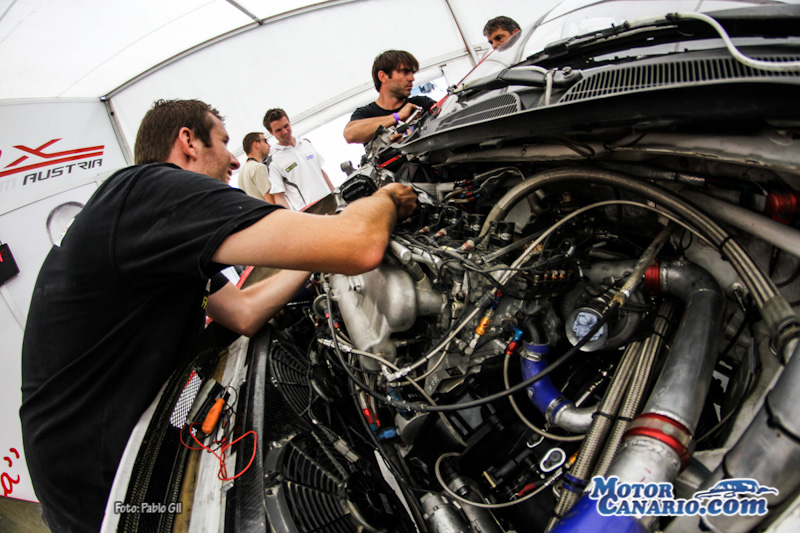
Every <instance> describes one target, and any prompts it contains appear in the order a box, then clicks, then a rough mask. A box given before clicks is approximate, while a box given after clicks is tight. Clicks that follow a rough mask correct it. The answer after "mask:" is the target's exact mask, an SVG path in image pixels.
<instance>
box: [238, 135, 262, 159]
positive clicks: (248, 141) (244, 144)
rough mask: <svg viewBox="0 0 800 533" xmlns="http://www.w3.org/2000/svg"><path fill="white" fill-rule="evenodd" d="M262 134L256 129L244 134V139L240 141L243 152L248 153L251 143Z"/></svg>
mask: <svg viewBox="0 0 800 533" xmlns="http://www.w3.org/2000/svg"><path fill="white" fill-rule="evenodd" d="M262 135H263V133H258V132H257V131H254V132H252V133H248V134H247V135H245V136H244V140H243V141H242V149H243V150H244V153H246V154H249V153H250V151H251V150H252V149H253V143H254V142H256V141H258V140H259V139H261V136H262Z"/></svg>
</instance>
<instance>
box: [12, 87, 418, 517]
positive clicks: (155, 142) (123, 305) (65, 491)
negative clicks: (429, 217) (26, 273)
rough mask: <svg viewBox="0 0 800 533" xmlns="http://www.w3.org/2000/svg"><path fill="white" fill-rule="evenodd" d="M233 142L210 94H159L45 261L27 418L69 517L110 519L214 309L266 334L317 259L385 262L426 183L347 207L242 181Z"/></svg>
mask: <svg viewBox="0 0 800 533" xmlns="http://www.w3.org/2000/svg"><path fill="white" fill-rule="evenodd" d="M227 142H228V133H227V131H226V129H225V126H224V125H223V122H222V117H221V116H220V114H219V112H218V111H216V110H215V109H214V108H212V107H210V106H209V105H208V104H205V103H203V102H200V101H198V100H171V101H163V100H160V101H158V102H156V103H155V104H154V106H153V107H152V108H151V109H150V110H149V111H148V112H147V114H146V115H145V117H144V119H143V121H142V124H141V126H140V128H139V131H138V133H137V137H136V145H135V150H134V151H135V162H136V164H135V165H134V166H132V167H128V168H126V169H123V170H120V171H118V172H116V173H115V174H114V175H112V176H111V177H110V178H108V179H107V180H106V181H105V182H104V183H103V184H102V185H100V187H99V188H98V189H97V191H96V192H95V193H94V195H93V196H92V198H91V199H90V200H89V202H88V203H87V204H86V207H84V208H83V210H82V211H81V212H80V213H79V214H78V216H77V217H76V218H75V220H74V222H73V224H72V226H71V227H70V228H69V230H68V231H67V233H66V235H65V236H64V239H63V241H62V242H61V245H60V246H54V247H53V248H52V249H51V251H50V253H49V254H48V256H47V258H46V259H45V261H44V263H43V265H42V268H41V270H40V272H39V277H38V279H37V282H36V285H35V288H34V291H33V296H32V300H31V306H30V314H29V317H28V322H27V326H26V329H25V336H24V340H23V347H22V396H23V402H22V407H21V409H20V418H21V420H22V434H23V443H24V448H25V455H26V460H27V464H28V468H29V471H30V474H31V480H32V482H33V486H34V490H35V492H36V495H37V498H39V500H40V502H41V504H42V512H43V516H44V519H45V521H46V523H47V525H48V526H49V527H50V528H51V529H52V530H53V531H97V530H98V529H99V528H100V525H101V523H102V520H103V513H104V510H105V507H106V500H107V499H108V495H109V491H110V488H111V485H112V482H113V480H114V476H115V473H116V469H117V465H118V463H119V460H120V458H121V457H122V454H123V451H124V449H125V445H126V443H127V440H128V437H129V435H130V433H131V430H132V429H133V428H134V426H135V425H136V423H137V421H138V420H139V417H140V415H141V414H142V412H143V411H144V410H145V409H146V408H147V407H148V406H149V405H150V404H151V403H152V401H153V400H154V398H156V396H157V394H158V392H159V390H160V388H161V386H162V385H163V383H164V382H165V381H166V380H167V379H168V378H169V376H170V374H171V373H172V372H173V370H174V369H175V368H176V366H177V365H178V362H179V361H181V360H182V359H183V358H184V356H185V355H186V354H185V353H184V352H185V351H186V350H187V348H188V347H190V346H191V345H192V344H193V341H194V340H195V339H196V338H197V337H198V336H199V335H200V333H201V331H202V329H203V324H204V318H205V315H206V314H207V315H208V316H209V317H211V318H213V319H214V320H215V321H217V322H218V323H220V324H222V325H223V326H226V327H227V328H229V329H231V330H233V331H235V332H237V333H240V334H244V335H248V336H250V335H253V334H255V332H257V331H258V330H259V329H260V328H261V326H262V325H263V324H264V323H265V322H266V321H267V320H269V319H270V318H271V317H272V316H273V315H274V314H275V313H277V312H278V311H279V310H280V309H281V308H282V307H283V306H284V305H285V304H286V303H287V302H288V301H290V300H291V298H292V297H293V296H294V295H295V294H296V293H297V291H298V290H299V289H300V288H301V287H302V286H303V284H304V283H305V281H306V280H307V279H308V276H309V272H308V271H324V272H333V273H342V274H350V275H355V274H358V273H362V272H366V271H369V270H372V269H373V268H375V267H377V266H378V265H379V264H380V262H381V260H382V258H383V254H384V251H385V249H386V246H387V244H388V241H389V236H390V234H391V232H392V230H393V228H394V225H395V223H396V221H397V220H398V219H403V218H404V217H406V216H408V215H409V214H411V213H412V212H413V210H414V209H415V207H416V195H415V194H414V192H413V191H412V190H411V188H410V187H407V186H404V185H400V184H396V183H395V184H390V185H387V186H386V187H383V188H382V189H379V190H378V191H377V192H376V193H375V194H373V195H372V196H370V197H367V198H363V199H360V200H358V201H355V202H353V203H352V204H350V205H349V206H347V207H346V208H345V209H344V210H343V211H342V212H341V213H340V214H338V215H336V216H319V215H312V214H307V213H299V212H295V211H290V210H288V209H283V208H281V207H279V206H275V205H271V204H268V203H266V202H264V201H262V200H258V199H255V198H251V197H249V196H247V195H246V194H245V193H244V192H243V191H241V190H239V189H235V188H231V187H229V186H228V185H227V183H228V181H229V180H230V177H231V175H232V173H233V171H234V170H235V169H237V168H238V167H239V163H238V161H237V160H236V158H235V157H234V156H233V155H232V154H231V153H230V152H229V151H228V149H227V147H226V144H227ZM287 237H288V238H287ZM227 265H256V266H266V267H274V268H281V269H284V270H283V271H282V272H280V273H279V274H277V275H275V276H273V277H270V278H268V279H266V280H264V281H262V282H259V283H257V284H255V285H253V286H251V287H248V288H247V289H244V290H239V289H238V288H236V287H235V286H233V285H231V284H230V283H227V282H225V281H224V279H222V280H220V277H221V276H220V275H219V272H220V271H221V270H222V269H223V268H225V267H226V266H227ZM206 301H207V307H206V305H205V302H206Z"/></svg>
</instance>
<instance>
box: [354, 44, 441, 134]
mask: <svg viewBox="0 0 800 533" xmlns="http://www.w3.org/2000/svg"><path fill="white" fill-rule="evenodd" d="M418 70H419V62H417V58H415V57H414V56H413V55H411V54H410V53H408V52H404V51H402V50H387V51H386V52H383V53H382V54H380V55H379V56H378V57H376V58H375V61H374V62H373V63H372V81H373V83H375V89H376V90H377V91H378V99H377V100H375V101H374V102H372V103H371V104H369V105H366V106H363V107H359V108H358V109H356V110H355V112H354V113H353V115H352V116H351V117H350V122H348V123H347V125H346V126H345V127H344V138H345V140H346V141H347V142H348V143H350V144H353V143H363V144H366V143H368V142H369V141H370V140H372V136H373V135H374V134H375V130H377V129H378V128H379V127H380V126H383V127H384V128H388V127H390V126H394V125H395V124H398V123H399V122H403V121H405V120H407V119H408V117H410V116H411V115H412V114H413V113H414V111H415V110H416V109H417V107H422V108H423V110H424V111H429V110H430V108H431V106H433V105H434V104H435V103H436V102H435V101H434V100H433V99H432V98H428V97H427V96H412V97H410V98H409V95H410V94H411V89H412V88H413V87H414V73H416V72H417V71H418Z"/></svg>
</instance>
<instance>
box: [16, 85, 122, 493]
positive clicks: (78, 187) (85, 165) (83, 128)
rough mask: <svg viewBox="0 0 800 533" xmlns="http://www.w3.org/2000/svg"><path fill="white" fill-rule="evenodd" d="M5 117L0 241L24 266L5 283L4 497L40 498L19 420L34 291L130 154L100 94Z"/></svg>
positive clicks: (29, 106)
mask: <svg viewBox="0 0 800 533" xmlns="http://www.w3.org/2000/svg"><path fill="white" fill-rule="evenodd" d="M0 124H3V128H2V130H0V243H2V244H7V245H8V247H9V249H10V251H11V254H13V257H14V261H15V262H16V264H17V267H18V268H19V274H17V275H16V276H14V277H12V278H11V279H10V280H8V281H6V282H5V283H4V284H2V285H0V339H2V346H3V348H2V351H0V358H2V368H3V372H0V427H2V428H3V430H2V431H1V432H0V490H2V492H0V496H5V497H11V498H17V499H22V500H32V501H35V500H36V496H35V495H34V492H33V487H32V485H31V481H30V477H29V475H28V470H27V467H26V465H25V453H24V449H23V447H22V432H21V427H20V421H19V408H20V404H21V400H22V396H21V381H20V377H21V355H20V354H21V349H22V335H23V331H24V328H25V320H26V317H27V315H28V308H29V305H30V297H31V292H32V291H33V285H34V283H35V282H36V277H37V275H38V273H39V268H40V267H41V264H42V261H44V258H45V256H46V255H47V253H48V251H49V250H50V247H51V246H52V245H53V243H55V242H59V241H60V239H61V236H62V235H63V233H64V231H66V228H67V227H68V225H69V224H70V223H71V221H72V219H73V218H74V216H75V215H76V214H77V213H78V211H80V209H81V208H82V207H83V205H84V204H85V203H86V201H87V200H88V199H89V197H90V196H91V195H92V193H93V192H94V191H95V189H97V185H98V184H99V183H100V182H101V181H102V179H103V178H105V177H107V176H108V175H109V174H110V173H111V172H112V171H114V170H116V169H118V168H121V167H124V166H126V161H125V157H124V155H123V152H122V150H121V149H120V146H119V143H118V142H117V138H116V136H115V135H114V130H113V128H112V126H111V122H110V120H109V118H108V115H107V113H106V110H105V106H104V105H103V104H102V103H101V102H100V101H99V100H82V101H65V102H59V101H53V100H42V101H37V100H26V101H10V102H9V101H5V102H4V101H0Z"/></svg>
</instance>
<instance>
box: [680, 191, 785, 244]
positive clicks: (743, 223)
mask: <svg viewBox="0 0 800 533" xmlns="http://www.w3.org/2000/svg"><path fill="white" fill-rule="evenodd" d="M681 195H682V196H685V197H686V198H688V199H689V200H691V201H693V202H695V203H696V204H698V205H702V206H703V210H704V211H706V212H707V213H708V214H709V215H711V216H713V217H714V218H716V219H717V220H720V221H722V222H725V223H726V224H730V225H731V226H733V227H735V228H739V229H740V230H742V231H746V232H747V233H750V234H751V235H755V236H756V237H758V238H759V239H761V240H763V241H765V242H768V243H769V244H772V245H773V246H777V247H778V248H780V249H781V250H784V251H786V252H789V253H790V254H792V255H794V256H796V257H800V231H797V230H796V229H794V228H793V227H791V226H788V225H786V224H781V223H780V222H776V221H774V220H772V219H771V218H767V217H766V216H764V215H761V214H759V213H755V212H753V211H751V210H749V209H745V208H743V207H739V206H738V205H734V204H732V203H730V202H725V201H724V200H720V199H719V198H714V197H713V196H709V195H707V194H701V193H698V192H695V191H682V192H681Z"/></svg>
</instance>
